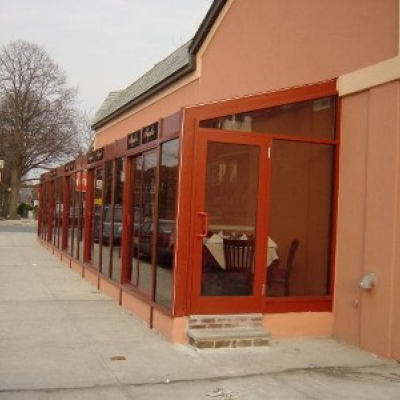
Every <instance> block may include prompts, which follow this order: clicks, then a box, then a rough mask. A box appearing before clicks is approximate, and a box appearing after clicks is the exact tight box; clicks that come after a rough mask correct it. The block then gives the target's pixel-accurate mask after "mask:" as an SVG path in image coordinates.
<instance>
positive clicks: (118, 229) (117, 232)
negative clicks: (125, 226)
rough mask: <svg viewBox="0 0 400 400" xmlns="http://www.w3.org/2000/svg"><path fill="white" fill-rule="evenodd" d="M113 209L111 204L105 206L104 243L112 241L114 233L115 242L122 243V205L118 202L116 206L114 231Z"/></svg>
mask: <svg viewBox="0 0 400 400" xmlns="http://www.w3.org/2000/svg"><path fill="white" fill-rule="evenodd" d="M111 211H112V208H111V207H110V206H105V207H104V217H103V244H110V243H111V240H112V238H111V235H113V239H114V244H119V243H121V237H122V206H121V205H120V204H116V205H115V208H114V232H112V229H111V228H112V226H111Z"/></svg>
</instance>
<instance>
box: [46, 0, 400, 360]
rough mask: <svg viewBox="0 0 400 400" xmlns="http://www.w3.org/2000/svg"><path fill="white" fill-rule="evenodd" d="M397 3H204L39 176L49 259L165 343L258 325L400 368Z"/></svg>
mask: <svg viewBox="0 0 400 400" xmlns="http://www.w3.org/2000/svg"><path fill="white" fill-rule="evenodd" d="M398 3H399V2H398V0H386V1H384V2H377V1H372V0H371V1H364V0H359V1H353V2H350V3H349V2H348V1H345V0H339V1H336V2H329V1H325V0H324V1H319V2H318V3H317V4H316V2H314V1H311V0H306V1H302V2H296V1H289V2H282V1H278V0H267V1H265V0H228V1H218V0H216V1H214V2H213V4H212V6H211V8H210V10H209V12H208V14H207V15H206V17H205V18H204V20H203V22H202V24H201V25H200V27H199V29H198V31H197V33H196V35H195V36H194V38H193V39H192V40H191V41H190V42H188V43H186V44H185V45H183V46H182V47H180V48H179V49H177V50H176V51H175V52H174V53H172V54H171V55H170V56H169V57H167V58H166V59H165V60H163V61H161V62H160V63H158V64H156V65H155V66H154V68H153V69H152V70H150V71H149V72H148V73H147V74H145V75H144V76H143V77H141V78H140V79H139V80H137V81H136V82H134V83H133V84H132V85H131V86H129V87H128V88H126V89H125V90H123V91H120V92H112V93H110V95H109V97H108V98H107V99H106V101H105V103H104V104H103V106H102V108H101V109H100V110H99V111H98V113H97V114H96V117H95V121H94V124H93V126H94V129H95V131H96V137H95V151H93V152H92V153H90V154H88V155H87V156H85V157H81V158H79V159H77V160H74V161H71V162H70V163H68V164H66V165H64V166H61V167H60V168H57V169H55V170H53V171H52V172H50V173H48V174H46V175H44V176H43V177H42V183H41V212H40V217H39V221H40V223H39V236H40V238H41V240H42V242H43V243H44V244H45V245H46V246H48V247H49V248H50V249H51V250H52V251H53V252H54V253H56V254H57V255H59V256H60V257H61V258H62V259H64V260H65V261H66V262H67V263H68V265H70V266H71V267H72V268H74V269H76V270H77V271H78V272H79V273H81V274H82V275H83V276H84V277H85V278H87V279H89V280H90V281H91V282H93V283H94V284H95V285H96V286H97V287H99V288H100V289H102V290H104V291H106V292H107V293H109V294H110V295H111V296H113V297H114V298H115V299H116V300H118V301H119V302H120V303H121V304H122V305H124V306H126V307H128V308H129V309H131V310H133V311H134V312H135V314H137V315H138V316H139V317H140V318H142V319H143V320H144V321H145V322H146V323H147V324H148V325H149V326H150V327H152V328H154V329H156V330H157V331H159V332H161V333H163V334H164V335H166V336H167V337H168V338H169V339H170V340H171V341H174V342H185V341H186V340H187V331H188V320H189V318H190V316H193V315H203V316H209V315H243V314H254V313H256V314H259V315H261V316H262V320H263V324H264V327H265V329H266V330H268V331H269V332H271V334H272V337H273V338H287V337H295V336H297V337H298V336H310V335H312V336H335V337H338V338H340V339H343V340H346V341H348V342H350V343H353V344H356V345H358V346H361V347H363V348H365V349H368V350H371V351H374V352H376V353H378V354H381V355H383V356H386V357H392V358H395V359H400V341H399V339H398V338H399V337H400V315H399V313H398V312H397V310H396V308H395V304H396V300H399V296H400V293H399V290H398V287H399V284H400V273H399V267H398V260H397V258H398V254H397V253H398V251H397V246H396V244H397V236H398V226H399V216H398V215H399V213H398V212H397V209H398V207H400V204H399V196H398V195H397V192H398V190H397V189H398V187H397V186H398V183H397V182H398V176H399V172H398V171H399V166H398V161H397V160H399V151H400V149H399V139H398V137H399V126H400V125H399V123H400V121H399V111H398V110H399V96H398V94H399V93H398V92H399V76H400V68H399V65H400V63H399V61H398V56H399V4H398ZM360 282H362V285H361V286H360Z"/></svg>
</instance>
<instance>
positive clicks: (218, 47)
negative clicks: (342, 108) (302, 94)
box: [199, 0, 398, 99]
mask: <svg viewBox="0 0 400 400" xmlns="http://www.w3.org/2000/svg"><path fill="white" fill-rule="evenodd" d="M397 10H398V1H397V0H386V1H375V0H356V1H354V0H353V1H348V0H335V1H331V0H319V1H315V0H302V1H298V0H285V1H282V0H240V1H238V0H236V1H235V2H234V3H233V6H232V8H231V9H230V12H229V13H228V15H227V17H226V19H225V20H224V22H223V24H222V26H221V27H220V29H219V30H218V32H217V34H216V35H215V37H214V39H213V41H212V42H211V44H210V46H209V47H208V48H207V50H206V52H205V57H204V70H203V74H202V82H201V87H200V93H199V95H200V98H201V99H206V98H214V99H218V98H225V97H232V96H241V95H244V94H249V93H256V92H263V91H270V90H273V89H277V88H286V87H293V86H297V85H304V84H306V83H312V82H318V81H322V80H326V79H332V78H336V77H338V76H339V75H341V74H343V73H346V72H349V71H353V70H357V69H359V68H360V67H363V66H367V65H370V64H374V63H376V62H378V61H380V60H383V59H387V58H391V57H393V56H395V55H397V37H398V12H397Z"/></svg>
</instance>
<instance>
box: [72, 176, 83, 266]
mask: <svg viewBox="0 0 400 400" xmlns="http://www.w3.org/2000/svg"><path fill="white" fill-rule="evenodd" d="M81 213H82V190H81V173H80V172H77V173H76V174H75V185H74V217H73V231H74V234H73V237H74V250H73V253H74V254H73V255H74V257H75V258H76V259H77V260H79V240H80V231H79V224H80V219H81Z"/></svg>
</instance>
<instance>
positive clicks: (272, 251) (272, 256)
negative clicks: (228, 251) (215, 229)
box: [204, 234, 279, 269]
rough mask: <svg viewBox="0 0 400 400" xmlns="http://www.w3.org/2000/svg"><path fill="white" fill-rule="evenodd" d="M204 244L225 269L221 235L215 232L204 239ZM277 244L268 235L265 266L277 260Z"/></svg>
mask: <svg viewBox="0 0 400 400" xmlns="http://www.w3.org/2000/svg"><path fill="white" fill-rule="evenodd" d="M204 244H205V246H206V247H207V249H208V250H209V251H210V253H211V254H212V256H213V257H214V258H215V260H216V261H217V263H218V264H219V265H220V267H221V268H223V269H226V266H225V254H224V242H223V238H222V236H220V235H218V234H215V235H213V236H211V237H210V238H209V239H205V240H204ZM277 248H278V246H277V244H276V243H275V242H274V241H273V240H272V239H271V238H270V237H269V238H268V249H267V266H268V267H269V266H270V265H271V264H272V263H273V262H274V261H275V260H277V259H278V258H279V257H278V252H277Z"/></svg>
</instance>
